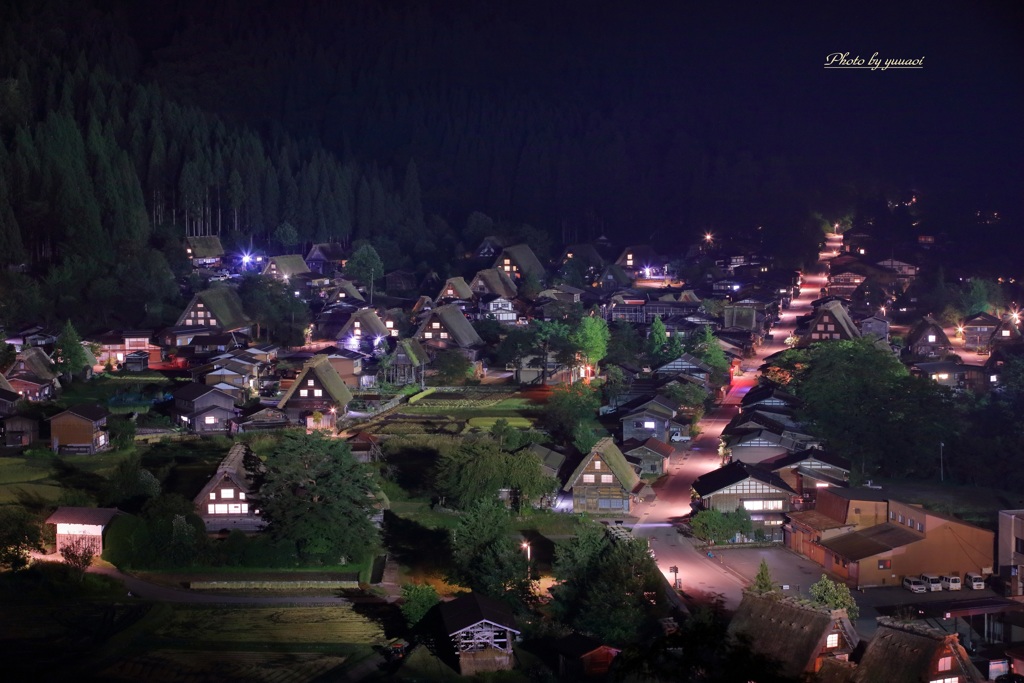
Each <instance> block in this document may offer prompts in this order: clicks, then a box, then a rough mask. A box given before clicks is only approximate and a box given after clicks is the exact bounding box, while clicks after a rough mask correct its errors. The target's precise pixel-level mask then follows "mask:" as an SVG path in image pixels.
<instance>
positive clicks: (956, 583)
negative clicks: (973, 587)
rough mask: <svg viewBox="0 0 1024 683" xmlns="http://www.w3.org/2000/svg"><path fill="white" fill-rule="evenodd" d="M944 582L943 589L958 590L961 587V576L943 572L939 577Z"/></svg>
mask: <svg viewBox="0 0 1024 683" xmlns="http://www.w3.org/2000/svg"><path fill="white" fill-rule="evenodd" d="M939 581H940V582H941V583H942V590H947V591H958V590H960V588H961V585H960V577H959V576H956V575H952V574H943V575H942V576H940V577H939Z"/></svg>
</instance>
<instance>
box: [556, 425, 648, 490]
mask: <svg viewBox="0 0 1024 683" xmlns="http://www.w3.org/2000/svg"><path fill="white" fill-rule="evenodd" d="M596 455H599V456H601V459H602V460H603V461H604V462H605V463H607V464H608V469H610V470H611V471H612V474H614V475H615V478H616V479H618V480H619V484H620V485H621V486H622V488H623V489H625V490H626V491H630V492H632V491H633V489H635V488H637V484H639V483H640V477H638V476H637V474H636V472H635V471H633V467H632V466H631V465H630V464H629V461H628V460H626V456H625V455H623V454H622V451H620V450H619V447H618V446H616V445H615V442H614V441H612V440H611V438H610V437H607V436H606V437H605V438H603V439H601V440H600V441H598V442H597V443H596V444H594V447H593V448H591V449H590V453H588V454H587V455H586V456H585V457H584V458H583V460H581V461H580V464H579V465H578V466H577V467H576V469H575V470H574V471H573V473H572V474H571V475H570V476H569V479H568V481H566V483H565V486H564V487H563V490H565V491H569V490H570V489H572V487H573V485H575V484H576V481H577V480H578V479H579V478H580V476H581V475H582V474H583V471H584V470H586V469H587V466H588V465H589V464H590V462H591V461H592V460H593V459H594V456H596Z"/></svg>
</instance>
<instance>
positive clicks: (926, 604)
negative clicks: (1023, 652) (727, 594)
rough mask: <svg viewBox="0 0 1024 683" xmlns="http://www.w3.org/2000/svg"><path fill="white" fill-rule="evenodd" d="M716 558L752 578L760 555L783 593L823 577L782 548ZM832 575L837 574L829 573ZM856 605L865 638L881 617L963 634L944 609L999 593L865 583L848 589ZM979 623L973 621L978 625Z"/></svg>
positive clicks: (721, 552)
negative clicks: (915, 590)
mask: <svg viewBox="0 0 1024 683" xmlns="http://www.w3.org/2000/svg"><path fill="white" fill-rule="evenodd" d="M713 554H714V555H715V557H714V558H713V560H712V559H709V560H707V561H708V562H712V561H714V562H716V563H719V564H721V565H722V566H723V567H724V568H725V569H726V570H728V571H729V572H730V573H732V574H734V575H736V576H738V577H741V578H742V579H743V580H744V581H745V582H746V583H751V582H753V580H754V577H755V576H756V575H757V569H758V567H759V566H760V564H761V560H765V561H766V562H767V563H768V569H769V571H770V572H771V575H772V579H773V580H774V581H775V584H776V585H777V586H779V588H780V589H781V591H782V592H783V593H784V594H785V595H793V596H801V597H804V598H810V591H809V589H810V586H811V584H813V583H815V582H816V581H818V580H819V579H820V578H821V575H822V574H824V573H825V570H824V569H823V568H822V567H821V566H820V565H818V564H815V563H814V562H811V561H810V560H808V559H806V558H804V557H801V556H800V555H797V554H796V553H794V552H793V551H791V550H789V549H788V548H784V547H778V546H775V547H768V548H728V547H725V548H717V549H716V550H715V551H714V553H713ZM832 578H833V579H834V578H835V577H832ZM852 593H853V597H854V600H855V601H856V602H857V606H858V607H859V608H860V616H859V618H858V619H857V621H856V627H857V631H858V632H859V633H860V635H861V637H864V638H869V637H871V634H872V633H874V631H875V628H876V624H877V622H876V619H877V618H878V617H880V616H891V617H898V618H908V619H919V620H924V621H927V622H928V624H929V625H930V626H932V627H934V628H940V629H942V630H944V631H947V632H950V633H953V632H955V631H959V632H960V633H966V631H967V623H966V622H965V621H964V620H963V619H959V620H957V619H945V618H944V614H945V612H946V611H947V610H948V609H949V608H950V607H951V606H955V605H956V603H963V604H964V605H965V606H966V605H973V604H975V603H976V602H978V601H981V600H992V599H996V598H997V597H998V596H997V595H996V594H995V593H994V592H993V591H992V590H989V589H985V590H968V589H967V588H964V589H962V590H959V591H931V592H927V593H911V592H910V591H908V590H906V589H904V588H902V587H897V586H885V587H881V588H866V589H863V590H854V591H852ZM977 627H978V626H977V625H976V628H977Z"/></svg>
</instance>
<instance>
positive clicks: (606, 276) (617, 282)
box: [596, 263, 633, 290]
mask: <svg viewBox="0 0 1024 683" xmlns="http://www.w3.org/2000/svg"><path fill="white" fill-rule="evenodd" d="M596 282H597V284H598V285H599V286H600V287H601V288H602V289H606V290H616V289H620V288H622V287H628V286H629V285H630V284H631V283H632V282H633V278H631V277H630V276H629V274H628V273H627V272H626V271H625V270H623V268H622V266H620V265H619V264H617V263H608V264H605V266H604V268H602V269H601V273H600V274H599V275H598V276H597V280H596Z"/></svg>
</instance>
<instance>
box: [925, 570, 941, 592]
mask: <svg viewBox="0 0 1024 683" xmlns="http://www.w3.org/2000/svg"><path fill="white" fill-rule="evenodd" d="M921 581H922V582H923V583H924V585H925V587H926V588H927V589H928V590H929V591H940V590H942V581H940V580H939V577H937V576H936V575H935V574H921Z"/></svg>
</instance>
